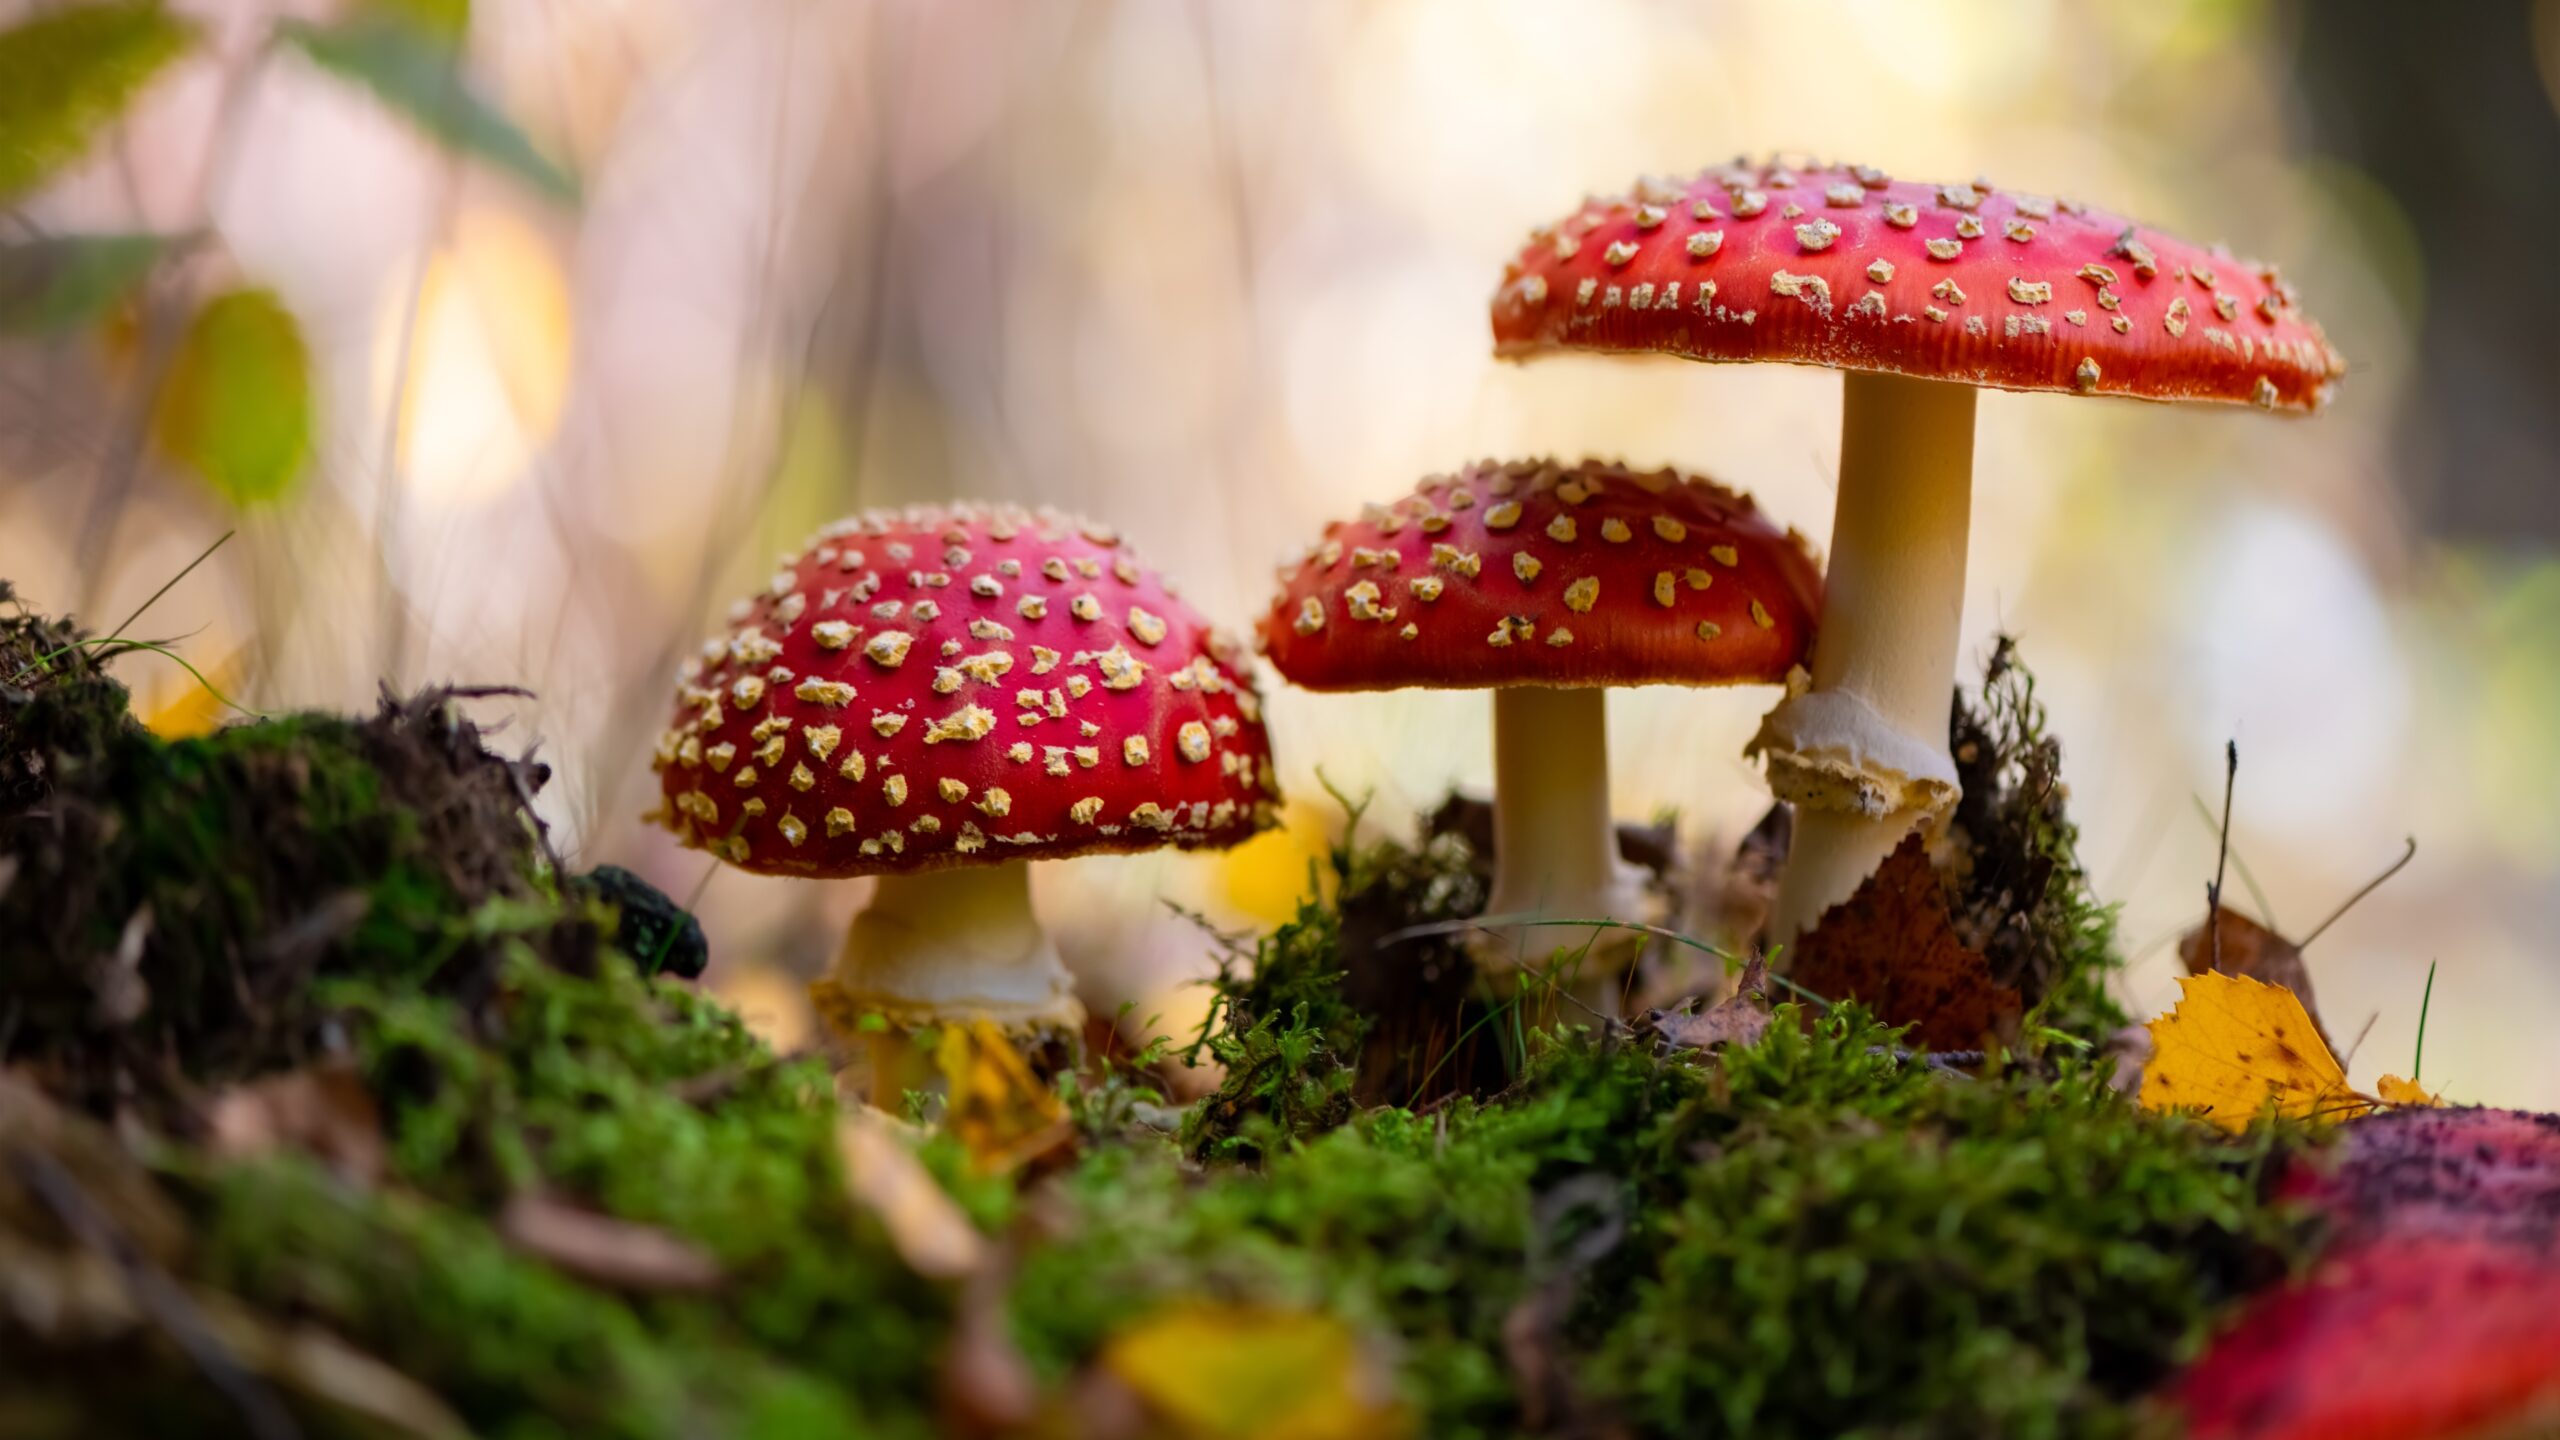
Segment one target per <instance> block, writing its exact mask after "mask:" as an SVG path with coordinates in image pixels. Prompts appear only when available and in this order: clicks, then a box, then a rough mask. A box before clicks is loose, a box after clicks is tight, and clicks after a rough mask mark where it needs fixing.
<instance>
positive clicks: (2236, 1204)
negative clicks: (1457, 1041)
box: [1014, 1009, 2299, 1436]
mask: <svg viewBox="0 0 2560 1440" xmlns="http://www.w3.org/2000/svg"><path fill="white" fill-rule="evenodd" d="M1796 1018H1797V1017H1796V1016H1795V1014H1794V1012H1793V1011H1792V1009H1786V1010H1782V1012H1781V1023H1778V1024H1774V1025H1772V1026H1771V1027H1770V1031H1769V1036H1768V1038H1767V1039H1766V1040H1765V1041H1764V1042H1763V1043H1762V1044H1761V1045H1760V1046H1758V1047H1756V1048H1754V1049H1751V1050H1747V1051H1742V1052H1728V1053H1727V1055H1726V1056H1725V1057H1724V1058H1723V1059H1722V1061H1721V1062H1718V1063H1715V1064H1712V1065H1708V1064H1701V1063H1694V1062H1692V1061H1687V1060H1674V1061H1667V1062H1666V1061H1662V1060H1658V1059H1656V1058H1655V1057H1654V1056H1652V1055H1650V1054H1648V1053H1643V1052H1639V1051H1636V1050H1633V1049H1631V1048H1628V1047H1626V1046H1624V1045H1612V1044H1606V1043H1601V1042H1596V1041H1592V1040H1589V1039H1584V1038H1577V1039H1568V1040H1564V1041H1560V1042H1554V1043H1551V1044H1549V1045H1547V1046H1546V1047H1545V1048H1544V1049H1543V1050H1542V1052H1541V1053H1540V1054H1539V1055H1538V1057H1537V1058H1536V1060H1535V1061H1534V1062H1533V1064H1532V1066H1531V1067H1530V1070H1529V1072H1528V1073H1527V1075H1526V1076H1524V1078H1523V1080H1522V1082H1521V1084H1520V1085H1519V1086H1518V1087H1517V1089H1516V1090H1515V1091H1514V1092H1513V1093H1511V1094H1509V1095H1506V1096H1504V1097H1502V1098H1501V1099H1500V1100H1499V1101H1498V1102H1496V1103H1485V1104H1480V1103H1477V1102H1473V1101H1468V1100H1460V1101H1457V1102H1455V1103H1453V1104H1451V1105H1450V1106H1448V1107H1447V1108H1446V1109H1445V1110H1444V1111H1443V1112H1441V1113H1438V1114H1428V1115H1416V1114H1413V1113H1410V1112H1406V1111H1396V1110H1388V1111H1377V1112H1371V1113H1370V1114H1367V1115H1364V1116H1362V1117H1361V1118H1360V1119H1358V1120H1357V1121H1356V1122H1354V1123H1352V1124H1350V1125H1348V1126H1345V1127H1343V1128H1341V1129H1339V1130H1336V1131H1334V1132H1332V1133H1330V1134H1327V1135H1325V1136H1323V1137H1321V1138H1319V1139H1316V1140H1314V1141H1312V1142H1309V1143H1306V1144H1303V1145H1299V1146H1295V1147H1291V1148H1288V1149H1285V1150H1282V1151H1279V1152H1278V1153H1275V1154H1273V1155H1271V1156H1269V1157H1267V1159H1266V1162H1265V1165H1264V1167H1263V1169H1262V1171H1261V1172H1260V1173H1259V1174H1246V1173H1241V1172H1226V1173H1222V1174H1217V1175H1214V1176H1212V1177H1209V1178H1206V1179H1199V1178H1195V1177H1192V1176H1190V1175H1187V1174H1186V1173H1185V1172H1184V1171H1183V1170H1182V1169H1181V1168H1180V1167H1179V1166H1177V1165H1176V1164H1174V1163H1173V1161H1172V1159H1171V1157H1170V1156H1167V1155H1163V1154H1154V1155H1150V1154H1147V1153H1145V1152H1142V1151H1130V1152H1122V1153H1118V1154H1112V1155H1104V1156H1098V1157H1096V1158H1095V1159H1094V1160H1093V1161H1092V1162H1090V1163H1088V1165H1087V1166H1085V1167H1084V1168H1083V1169H1082V1170H1081V1171H1079V1172H1078V1173H1077V1174H1075V1175H1074V1176H1073V1177H1071V1178H1070V1179H1069V1180H1068V1181H1067V1182H1065V1187H1064V1188H1065V1191H1066V1194H1067V1196H1068V1199H1069V1202H1070V1203H1071V1205H1072V1206H1073V1209H1074V1223H1073V1225H1072V1226H1071V1227H1070V1229H1069V1230H1068V1232H1067V1238H1065V1239H1064V1240H1063V1241H1062V1242H1060V1243H1059V1244H1058V1245H1056V1246H1054V1247H1052V1248H1048V1249H1044V1250H1041V1251H1038V1252H1035V1253H1033V1254H1032V1255H1031V1256H1029V1257H1028V1258H1027V1259H1026V1261H1025V1263H1024V1267H1023V1270H1022V1272H1021V1275H1020V1278H1019V1281H1018V1283H1017V1288H1016V1292H1015V1298H1014V1316H1015V1324H1016V1328H1017V1331H1018V1333H1019V1334H1020V1335H1021V1336H1022V1338H1023V1341H1024V1343H1025V1345H1026V1347H1027V1349H1028V1350H1029V1351H1030V1353H1032V1354H1033V1355H1034V1356H1035V1358H1037V1359H1038V1360H1039V1361H1040V1362H1041V1363H1043V1364H1044V1365H1046V1366H1047V1367H1049V1368H1050V1369H1052V1370H1058V1369H1063V1368H1064V1367H1066V1366H1067V1365H1069V1364H1071V1363H1072V1362H1074V1361H1076V1360H1078V1359H1080V1358H1081V1357H1083V1356H1085V1355H1087V1354H1089V1353H1091V1351H1092V1349H1093V1348H1094V1347H1095V1346H1096V1345H1098V1344H1099V1343H1100V1341H1101V1339H1102V1338H1103V1337H1104V1336H1105V1335H1106V1334H1108V1333H1109V1331H1110V1330H1111V1329H1112V1328H1113V1327H1114V1326H1115V1325H1117V1324H1120V1323H1123V1322H1125V1320H1126V1319H1127V1317H1128V1316H1129V1315H1130V1314H1131V1313H1133V1311H1142V1310H1143V1309H1144V1308H1145V1307H1146V1306H1147V1305H1148V1304H1149V1303H1150V1302H1151V1301H1152V1300H1153V1299H1156V1298H1169V1297H1172V1296H1177V1295H1190V1294H1202V1293H1206V1294H1210V1295H1221V1296H1230V1297H1239V1298H1250V1299H1255V1300H1261V1301H1268V1302H1273V1303H1282V1304H1306V1305H1315V1306H1320V1307H1323V1308H1326V1309H1328V1310H1331V1311H1334V1312H1336V1313H1339V1314H1341V1315H1344V1316H1346V1317H1348V1318H1349V1319H1351V1320H1353V1321H1354V1322H1356V1323H1359V1324H1361V1325H1364V1326H1367V1327H1370V1328H1372V1329H1374V1330H1375V1331H1377V1332H1379V1333H1381V1334H1384V1335H1391V1336H1394V1337H1397V1338H1398V1339H1399V1340H1400V1341H1401V1342H1402V1344H1403V1346H1404V1347H1405V1353H1404V1356H1403V1360H1404V1363H1403V1367H1402V1374H1403V1376H1404V1379H1405V1384H1406V1386H1407V1387H1408V1389H1409V1391H1410V1392H1411V1398H1412V1399H1413V1400H1414V1401H1415V1402H1416V1403H1417V1404H1418V1405H1419V1406H1420V1407H1421V1408H1422V1409H1423V1411H1424V1412H1425V1413H1426V1414H1427V1416H1428V1420H1427V1422H1426V1425H1425V1429H1426V1430H1427V1432H1428V1433H1431V1434H1434V1435H1499V1434H1510V1433H1516V1432H1517V1431H1518V1430H1519V1429H1520V1428H1521V1427H1522V1424H1523V1404H1524V1394H1523V1388H1522V1383H1521V1378H1520V1377H1519V1376H1518V1375H1517V1374H1515V1371H1514V1359H1513V1357H1514V1356H1516V1355H1518V1354H1520V1353H1521V1351H1520V1346H1521V1344H1522V1343H1523V1339H1522V1333H1521V1330H1520V1328H1519V1327H1521V1326H1522V1325H1523V1324H1528V1334H1529V1340H1528V1342H1527V1343H1529V1344H1530V1346H1531V1348H1532V1349H1533V1350H1538V1351H1542V1352H1543V1353H1546V1354H1548V1355H1551V1356H1552V1357H1553V1358H1554V1359H1555V1360H1556V1361H1557V1362H1558V1365H1559V1367H1560V1370H1561V1373H1563V1374H1565V1375H1568V1376H1571V1377H1573V1378H1572V1380H1571V1381H1570V1385H1571V1387H1572V1392H1573V1393H1571V1394H1569V1395H1565V1396H1561V1397H1559V1396H1541V1397H1539V1399H1538V1401H1537V1403H1539V1404H1542V1405H1544V1406H1545V1407H1546V1413H1548V1414H1554V1413H1557V1410H1558V1407H1561V1406H1571V1407H1579V1408H1580V1409H1581V1410H1583V1411H1584V1412H1586V1413H1605V1414H1611V1415H1615V1416H1617V1417H1618V1418H1619V1419H1621V1420H1622V1421H1624V1422H1627V1423H1629V1424H1630V1425H1632V1427H1633V1428H1634V1429H1635V1430H1636V1431H1637V1432H1638V1433H1646V1434H1681V1435H1716V1434H1754V1435H1822V1436H1831V1435H1844V1434H1893V1435H1909V1436H1917V1435H1950V1436H1955V1435H1965V1436H1971V1435H1980V1434H2018V1435H2033V1434H2065V1433H2067V1434H2106V1433H2115V1432H2118V1431H2122V1430H2124V1429H2127V1428H2129V1427H2130V1425H2131V1424H2132V1422H2133V1416H2134V1408H2133V1407H2134V1401H2135V1398H2136V1397H2137V1396H2138V1395H2139V1394H2140V1393H2141V1391H2142V1390H2143V1388H2144V1387H2145V1386H2146V1385H2148V1384H2149V1383H2150V1382H2151V1381H2152V1380H2154V1379H2156V1378H2157V1376H2158V1375H2159V1374H2160V1373H2161V1372H2162V1370H2163V1368H2164V1367H2165V1366H2166V1365H2168V1364H2169V1363H2170V1362H2171V1361H2173V1360H2174V1359H2175V1358H2176V1357H2177V1356H2179V1355H2180V1354H2182V1353H2183V1352H2184V1351H2185V1349H2186V1348H2187V1347H2188V1346H2190V1345H2191V1344H2192V1343H2193V1342H2194V1341H2195V1339H2196V1338H2197V1337H2198V1335H2199V1334H2200V1333H2201V1329H2202V1327H2203V1326H2204V1325H2205V1324H2206V1323H2207V1322H2208V1320H2209V1319H2210V1317H2211V1316H2212V1315H2213V1314H2214V1313H2215V1312H2216V1310H2217V1308H2218V1306H2219V1305H2220V1304H2221V1303H2222V1302H2223V1301H2224V1300H2226V1299H2227V1298H2229V1297H2230V1296H2231V1295H2232V1294H2234V1293H2235V1292H2236V1291H2237V1289H2238V1288H2240V1287H2241V1286H2242V1285H2243V1284H2245V1283H2246V1282H2248V1281H2250V1280H2252V1279H2256V1278H2262V1277H2263V1276H2264V1275H2265V1274H2267V1273H2269V1272H2271V1271H2272V1270H2274V1269H2276V1268H2278V1267H2280V1266H2281V1264H2282V1263H2283V1260H2284V1257H2285V1256H2286V1255H2287V1254H2288V1253H2289V1251H2290V1249H2291V1247H2292V1246H2293V1245H2294V1244H2295V1243H2296V1242H2297V1241H2298V1239H2299V1237H2298V1235H2297V1234H2296V1232H2295V1229H2294V1227H2293V1225H2292V1224H2291V1222H2290V1221H2289V1220H2288V1219H2287V1218H2286V1217H2285V1216H2284V1215H2282V1214H2280V1213H2279V1212H2277V1211H2276V1210H2274V1209H2272V1208H2271V1207H2270V1206H2269V1205H2268V1204H2267V1203H2266V1202H2265V1201H2264V1200H2263V1199H2262V1198H2261V1197H2262V1192H2263V1189H2264V1186H2263V1184H2262V1181H2263V1177H2264V1162H2265V1159H2266V1157H2267V1155H2268V1153H2269V1150H2270V1147H2271V1146H2272V1145H2274V1144H2275V1143H2276V1140H2275V1138H2274V1137H2272V1136H2271V1135H2268V1134H2264V1133H2261V1134H2258V1135H2255V1136H2252V1137H2250V1138H2247V1139H2243V1140H2237V1141H2235V1140H2231V1139H2228V1138H2226V1137H2223V1136H2221V1135H2220V1134H2219V1133H2218V1132H2215V1131H2212V1130H2210V1129H2207V1128H2204V1127H2200V1126H2197V1125H2195V1124H2192V1123H2190V1122H2185V1121H2179V1120H2170V1119H2163V1118H2160V1117H2156V1116H2151V1115H2147V1114H2145V1113H2143V1112H2140V1111H2137V1110H2135V1109H2133V1108H2131V1107H2130V1106H2129V1105H2128V1104H2127V1103H2126V1102H2125V1101H2123V1100H2122V1099H2120V1098H2119V1097H2117V1096H2116V1095H2114V1094H2113V1093H2112V1092H2110V1091H2108V1090H2106V1089H2105V1087H2104V1085H2103V1083H2102V1082H2101V1080H2100V1079H2099V1077H2098V1076H2097V1075H2096V1074H2095V1073H2094V1072H2088V1071H2078V1070H2074V1071H2071V1072H2070V1073H2067V1074H2066V1075H2065V1076H2064V1077H2063V1078H2062V1079H2061V1080H2060V1081H2058V1082H2053V1083H2048V1082H2045V1081H2042V1080H2039V1079H2036V1078H2033V1077H2030V1076H2027V1075H2024V1074H2017V1075H2011V1076H1994V1077H1991V1078H1987V1079H1969V1078H1965V1077H1962V1076H1957V1075H1951V1074H1948V1073H1946V1072H1942V1071H1937V1070H1933V1069H1930V1068H1927V1067H1925V1066H1923V1065H1920V1064H1916V1063H1913V1062H1910V1061H1908V1060H1905V1059H1902V1058H1898V1056H1899V1052H1897V1051H1896V1050H1895V1049H1894V1048H1893V1043H1892V1042H1893V1039H1894V1037H1893V1035H1892V1034H1891V1033H1890V1032H1887V1031H1884V1030H1881V1029H1879V1028H1877V1027H1875V1026H1874V1025H1873V1024H1872V1023H1870V1022H1868V1021H1866V1020H1865V1019H1864V1018H1863V1017H1861V1016H1858V1015H1856V1014H1854V1013H1850V1012H1843V1013H1839V1014H1835V1015H1833V1016H1831V1017H1829V1018H1826V1019H1825V1020H1823V1021H1821V1022H1820V1023H1819V1024H1817V1025H1815V1026H1813V1027H1812V1028H1811V1029H1810V1030H1805V1029H1801V1028H1799V1027H1798V1026H1797V1025H1796V1024H1793V1023H1788V1022H1792V1021H1794V1020H1795V1019H1796ZM1541 1295H1543V1296H1546V1297H1547V1299H1546V1302H1545V1303H1546V1304H1547V1305H1548V1306H1550V1307H1551V1309H1550V1310H1549V1311H1548V1320H1549V1322H1550V1323H1548V1324H1546V1325H1545V1326H1543V1327H1541V1326H1539V1325H1536V1324H1533V1323H1528V1322H1525V1321H1521V1320H1515V1318H1514V1317H1515V1316H1529V1317H1531V1319H1532V1320H1534V1319H1535V1317H1536V1316H1537V1314H1538V1313H1539V1307H1538V1306H1537V1305H1533V1304H1532V1303H1531V1302H1532V1300H1533V1297H1537V1296H1541ZM1507 1337H1508V1338H1507Z"/></svg>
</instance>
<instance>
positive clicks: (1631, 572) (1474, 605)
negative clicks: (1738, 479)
mask: <svg viewBox="0 0 2560 1440" xmlns="http://www.w3.org/2000/svg"><path fill="white" fill-rule="evenodd" d="M1280 587H1281V588H1280V594H1279V596H1278V598H1277V599H1275V600H1273V601H1272V604H1271V611H1270V613H1269V614H1268V615H1266V616H1264V617H1263V620H1262V622H1261V627H1260V628H1261V638H1262V644H1263V647H1264V649H1265V650H1266V651H1267V652H1268V653H1269V654H1270V657H1271V663H1272V664H1273V665H1275V666H1277V667H1278V668H1279V670H1280V673H1281V674H1283V675H1286V676H1288V677H1289V679H1290V680H1291V681H1292V682H1294V683H1296V684H1299V685H1302V686H1305V687H1306V688H1308V689H1310V690H1394V689H1401V688H1404V687H1407V686H1416V687H1422V688H1432V689H1475V688H1484V687H1490V686H1502V685H1553V686H1584V685H1660V684H1679V685H1729V684H1748V683H1752V682H1755V681H1756V682H1774V681H1778V680H1783V679H1785V678H1786V675H1787V671H1788V669H1789V668H1790V667H1792V666H1795V665H1797V664H1799V663H1800V662H1801V661H1802V660H1803V659H1804V655H1805V651H1806V648H1807V647H1808V646H1810V645H1811V644H1812V642H1813V625H1814V614H1815V612H1816V610H1817V609H1819V608H1820V604H1821V599H1820V597H1821V593H1822V581H1821V578H1820V572H1819V570H1818V569H1817V568H1816V567H1815V565H1814V562H1813V557H1812V556H1811V555H1810V554H1809V553H1808V552H1807V550H1806V548H1805V544H1804V541H1803V540H1802V539H1801V538H1800V537H1798V536H1797V535H1796V534H1795V533H1794V532H1792V531H1781V530H1779V529H1778V528H1777V527H1776V526H1774V525H1771V524H1770V523H1769V522H1768V521H1767V520H1765V519H1762V518H1761V516H1760V514H1759V512H1758V511H1757V510H1756V509H1754V508H1753V506H1752V503H1751V497H1750V496H1748V495H1742V494H1738V493H1736V492H1734V491H1731V490H1727V489H1724V488H1723V487H1721V486H1718V485H1715V484H1713V483H1711V482H1709V481H1706V480H1701V479H1698V478H1696V477H1694V476H1689V475H1683V474H1681V473H1680V472H1678V471H1676V470H1656V471H1639V470H1631V469H1628V468H1627V467H1626V466H1623V465H1611V464H1603V463H1600V462H1597V461H1584V462H1583V463H1582V464H1580V465H1573V466H1566V465H1559V464H1556V463H1555V462H1553V461H1525V462H1515V463H1512V464H1508V465H1496V464H1493V463H1491V462H1485V463H1481V464H1477V465H1471V466H1469V467H1467V468H1466V469H1465V470H1463V471H1461V472H1459V473H1458V474H1456V475H1454V476H1452V475H1434V476H1432V477H1430V478H1429V479H1426V480H1424V481H1423V482H1422V484H1421V485H1420V486H1419V487H1417V488H1416V489H1415V490H1414V492H1413V493H1412V494H1411V495H1408V496H1406V497H1405V498H1403V499H1401V500H1398V501H1396V502H1395V503H1394V504H1393V505H1388V506H1383V507H1381V506H1375V505H1372V506H1370V507H1368V508H1367V510H1366V511H1365V512H1364V513H1363V514H1362V515H1361V517H1360V518H1359V519H1357V520H1353V521H1336V522H1335V523H1333V524H1331V525H1328V526H1326V527H1325V532H1324V539H1323V540H1321V541H1320V542H1318V543H1317V544H1316V545H1314V546H1312V547H1310V548H1309V549H1308V551H1307V553H1306V555H1305V556H1304V557H1303V558H1302V559H1301V560H1300V561H1299V562H1298V563H1297V564H1296V565H1294V566H1290V567H1287V568H1284V569H1283V570H1282V571H1281V574H1280Z"/></svg>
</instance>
